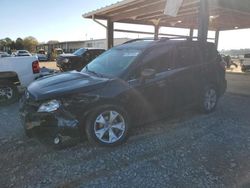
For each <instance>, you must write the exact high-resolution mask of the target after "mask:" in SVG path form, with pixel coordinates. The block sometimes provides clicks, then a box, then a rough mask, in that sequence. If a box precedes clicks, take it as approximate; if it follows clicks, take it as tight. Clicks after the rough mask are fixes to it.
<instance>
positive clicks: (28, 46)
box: [0, 36, 38, 52]
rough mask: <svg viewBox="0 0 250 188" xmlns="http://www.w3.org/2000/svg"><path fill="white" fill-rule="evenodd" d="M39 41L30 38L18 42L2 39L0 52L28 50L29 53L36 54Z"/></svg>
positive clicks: (0, 40) (18, 39) (17, 40)
mask: <svg viewBox="0 0 250 188" xmlns="http://www.w3.org/2000/svg"><path fill="white" fill-rule="evenodd" d="M37 45H38V41H37V39H36V38H34V37H32V36H30V37H26V38H24V39H21V38H17V39H16V41H14V40H11V39H10V38H8V37H7V38H4V39H0V50H5V51H7V50H24V49H25V50H28V51H29V52H35V51H36V46H37Z"/></svg>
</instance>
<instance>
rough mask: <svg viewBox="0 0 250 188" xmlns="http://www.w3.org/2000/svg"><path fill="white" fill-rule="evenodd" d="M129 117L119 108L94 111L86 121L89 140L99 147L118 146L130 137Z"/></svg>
mask: <svg viewBox="0 0 250 188" xmlns="http://www.w3.org/2000/svg"><path fill="white" fill-rule="evenodd" d="M129 124H130V123H129V117H128V115H127V112H126V111H125V110H123V109H122V108H121V107H118V106H113V105H112V106H101V107H98V108H97V109H96V110H94V111H92V112H91V113H90V114H89V116H88V117H87V120H86V127H85V131H86V135H87V138H88V140H89V141H90V142H91V143H92V144H94V145H99V146H107V147H112V146H117V145H120V144H122V143H124V142H125V141H126V139H127V137H128V130H129Z"/></svg>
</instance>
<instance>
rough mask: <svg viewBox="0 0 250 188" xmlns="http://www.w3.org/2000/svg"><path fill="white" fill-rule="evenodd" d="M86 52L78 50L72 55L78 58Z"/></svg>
mask: <svg viewBox="0 0 250 188" xmlns="http://www.w3.org/2000/svg"><path fill="white" fill-rule="evenodd" d="M85 51H86V50H85V49H84V48H80V49H78V50H76V51H75V52H74V53H73V54H74V55H77V56H80V55H82V54H83V53H84V52H85Z"/></svg>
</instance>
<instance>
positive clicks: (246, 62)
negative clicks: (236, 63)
mask: <svg viewBox="0 0 250 188" xmlns="http://www.w3.org/2000/svg"><path fill="white" fill-rule="evenodd" d="M241 70H242V72H246V71H247V70H250V54H245V55H244V59H243V61H242V63H241Z"/></svg>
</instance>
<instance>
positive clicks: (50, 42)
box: [47, 40, 59, 44]
mask: <svg viewBox="0 0 250 188" xmlns="http://www.w3.org/2000/svg"><path fill="white" fill-rule="evenodd" d="M57 43H59V41H58V40H49V41H48V42H47V44H57Z"/></svg>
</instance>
